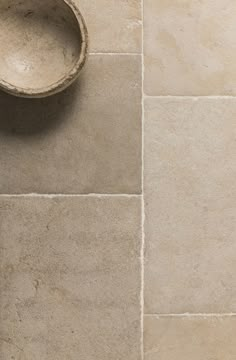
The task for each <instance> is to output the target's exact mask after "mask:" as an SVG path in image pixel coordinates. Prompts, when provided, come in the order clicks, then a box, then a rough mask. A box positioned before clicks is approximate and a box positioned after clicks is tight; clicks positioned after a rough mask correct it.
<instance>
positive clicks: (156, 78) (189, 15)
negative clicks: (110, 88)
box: [144, 0, 236, 95]
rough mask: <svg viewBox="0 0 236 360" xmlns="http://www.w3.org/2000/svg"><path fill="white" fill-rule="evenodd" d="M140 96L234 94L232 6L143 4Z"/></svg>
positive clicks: (166, 0)
mask: <svg viewBox="0 0 236 360" xmlns="http://www.w3.org/2000/svg"><path fill="white" fill-rule="evenodd" d="M144 9H145V11H144V15H145V26H144V47H145V92H146V93H147V94H149V95H168V94H170V95H214V94H217V95H221V94H236V61H235V59H236V37H235V33H236V21H235V14H236V2H235V1H234V0H227V1H222V0H214V1H206V0H204V1H201V0H158V1H156V0H144Z"/></svg>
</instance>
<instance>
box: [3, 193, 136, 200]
mask: <svg viewBox="0 0 236 360" xmlns="http://www.w3.org/2000/svg"><path fill="white" fill-rule="evenodd" d="M1 197H3V198H4V197H5V198H9V197H11V198H12V197H15V198H38V197H39V198H49V199H53V198H58V197H62V198H66V197H94V198H103V197H127V198H140V197H142V195H141V194H95V193H94V194H93V193H91V194H37V193H32V194H0V198H1Z"/></svg>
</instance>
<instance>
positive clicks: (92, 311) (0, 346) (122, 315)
mask: <svg viewBox="0 0 236 360" xmlns="http://www.w3.org/2000/svg"><path fill="white" fill-rule="evenodd" d="M140 213H141V210H140V199H139V198H138V197H137V198H135V197H131V198H127V197H119V196H117V197H101V198H95V197H61V198H40V197H36V198H35V197H27V198H21V197H20V198H14V197H13V198H12V197H9V198H7V197H6V198H5V197H0V232H1V238H0V269H1V272H0V358H1V359H3V360H7V359H9V360H10V359H22V360H23V359H34V360H42V359H47V360H66V359H68V360H69V359H70V360H77V359H83V360H118V359H119V360H122V359H128V360H137V359H140V351H139V350H140V261H139V255H140V238H141V234H140V223H141V219H140V217H141V215H140Z"/></svg>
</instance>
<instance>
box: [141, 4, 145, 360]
mask: <svg viewBox="0 0 236 360" xmlns="http://www.w3.org/2000/svg"><path fill="white" fill-rule="evenodd" d="M141 16H142V35H141V36H142V41H141V43H142V58H141V59H142V85H141V86H142V169H141V171H142V174H141V176H142V245H141V257H140V262H141V290H140V291H141V294H140V302H141V303H140V306H141V341H140V350H141V359H142V360H144V249H145V232H144V222H145V208H144V0H141Z"/></svg>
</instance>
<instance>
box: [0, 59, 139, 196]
mask: <svg viewBox="0 0 236 360" xmlns="http://www.w3.org/2000/svg"><path fill="white" fill-rule="evenodd" d="M0 109H1V121H0V174H1V175H0V193H10V194H12V193H32V192H39V193H140V191H141V59H140V56H109V55H108V56H97V55H96V56H91V57H90V59H89V63H88V64H87V67H86V69H85V71H84V73H83V74H82V75H81V77H80V79H79V80H78V82H77V83H76V84H75V85H73V86H72V87H71V88H69V89H68V90H66V91H65V92H62V93H61V94H58V95H56V96H52V97H49V98H45V99H38V100H37V99H36V100H35V99H21V98H13V97H12V96H10V95H7V94H4V93H2V92H1V93H0Z"/></svg>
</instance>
